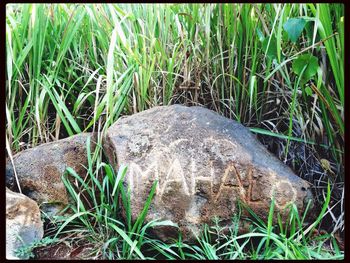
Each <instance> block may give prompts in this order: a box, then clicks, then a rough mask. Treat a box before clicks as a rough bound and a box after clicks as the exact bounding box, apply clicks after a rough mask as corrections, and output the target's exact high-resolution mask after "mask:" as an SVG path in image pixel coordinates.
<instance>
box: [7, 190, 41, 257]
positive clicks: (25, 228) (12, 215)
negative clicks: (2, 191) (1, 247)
mask: <svg viewBox="0 0 350 263" xmlns="http://www.w3.org/2000/svg"><path fill="white" fill-rule="evenodd" d="M43 234H44V229H43V222H42V221H41V218H40V210H39V207H38V205H37V203H36V202H35V201H33V200H32V199H30V198H28V197H26V196H25V195H23V194H19V193H14V192H12V191H11V190H9V189H8V188H6V258H7V259H18V257H17V256H16V254H15V250H16V249H18V248H19V247H21V246H23V245H29V244H31V243H32V242H35V241H39V240H41V239H42V237H43ZM21 240H22V241H21Z"/></svg>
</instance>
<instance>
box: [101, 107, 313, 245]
mask: <svg viewBox="0 0 350 263" xmlns="http://www.w3.org/2000/svg"><path fill="white" fill-rule="evenodd" d="M104 148H105V151H106V153H107V156H108V157H109V160H110V162H111V163H113V165H114V167H115V169H118V167H119V166H120V165H127V166H128V172H127V174H126V177H125V186H126V187H128V188H130V190H131V208H132V219H133V220H135V219H136V218H137V216H138V215H139V213H140V212H141V211H142V209H143V205H144V202H145V200H146V198H147V196H148V194H149V192H150V189H151V187H152V184H153V182H154V181H155V180H157V181H158V184H157V188H156V194H155V197H154V199H153V203H152V205H151V207H150V210H149V212H148V214H147V217H146V221H150V220H153V219H156V218H157V219H167V220H172V221H173V222H175V223H177V224H178V225H179V226H180V230H181V232H182V234H183V237H184V240H192V239H193V238H194V234H197V233H198V232H199V229H201V225H202V224H203V223H208V224H210V223H211V220H212V218H213V217H214V216H218V217H220V218H221V219H223V220H224V222H225V220H226V222H227V224H229V222H231V221H230V219H231V218H232V216H233V215H234V214H235V213H236V212H237V201H238V200H241V201H242V202H243V203H245V204H247V205H248V206H250V207H251V209H252V210H253V211H254V212H255V213H256V214H257V215H259V216H260V217H261V218H263V219H266V218H267V215H268V212H269V207H270V203H271V197H272V195H273V193H274V194H275V200H276V210H277V211H279V212H281V213H282V210H283V209H284V208H285V207H286V205H287V204H289V203H295V204H296V205H297V207H298V208H299V209H300V211H302V210H303V209H305V206H306V202H307V201H308V200H312V199H313V197H312V194H311V191H310V190H309V183H307V182H306V181H304V180H302V179H301V178H299V177H298V176H296V175H295V174H294V173H293V172H292V170H291V169H290V168H289V167H287V166H286V165H284V164H283V163H282V162H280V161H279V160H278V159H277V158H276V157H274V156H273V155H272V154H271V153H269V152H268V151H267V150H266V149H265V147H264V146H263V145H262V144H261V143H260V142H259V141H258V140H257V139H256V138H255V137H254V136H253V134H251V133H250V131H249V130H248V129H247V128H245V127H244V126H242V125H241V124H239V123H238V122H235V121H233V120H230V119H227V118H225V117H222V116H220V115H219V114H217V113H215V112H213V111H210V110H208V109H205V108H202V107H185V106H180V105H173V106H162V107H154V108H152V109H150V110H147V111H144V112H141V113H138V114H135V115H132V116H129V117H125V118H121V119H119V120H118V121H117V122H116V123H115V124H113V125H112V126H111V127H110V128H109V129H108V131H107V134H106V139H105V144H104ZM155 233H156V234H157V235H158V237H160V238H162V239H163V240H166V239H168V238H169V237H174V236H175V237H176V229H174V228H172V227H161V228H157V229H155Z"/></svg>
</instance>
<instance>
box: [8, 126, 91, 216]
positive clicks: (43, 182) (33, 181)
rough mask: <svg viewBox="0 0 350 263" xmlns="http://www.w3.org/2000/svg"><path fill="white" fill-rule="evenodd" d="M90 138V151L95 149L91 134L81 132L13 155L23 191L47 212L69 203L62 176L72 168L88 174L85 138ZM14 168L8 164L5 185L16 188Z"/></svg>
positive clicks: (82, 174)
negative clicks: (67, 169)
mask: <svg viewBox="0 0 350 263" xmlns="http://www.w3.org/2000/svg"><path fill="white" fill-rule="evenodd" d="M88 137H91V152H93V151H94V149H95V147H94V146H95V144H94V141H95V139H94V137H93V135H92V134H91V133H81V134H78V135H74V136H71V137H69V138H66V139H62V140H58V141H55V142H50V143H44V144H41V145H39V146H37V147H34V148H31V149H28V150H24V151H22V152H19V153H17V154H16V155H14V156H13V163H14V166H15V168H16V173H17V177H18V181H19V184H20V186H21V190H22V193H23V194H25V195H26V196H28V197H30V198H32V199H33V200H35V201H36V202H37V203H38V204H39V205H40V208H41V209H42V210H43V211H44V212H45V213H47V214H51V215H52V214H56V213H58V212H59V211H60V210H61V209H62V208H64V207H65V206H66V205H67V204H68V202H69V198H68V194H67V191H66V188H65V186H64V184H63V182H62V179H61V178H62V175H63V174H64V172H65V170H66V168H67V167H71V168H72V169H73V170H74V171H75V172H76V173H77V174H78V175H79V176H81V177H83V178H84V177H85V175H86V169H85V167H87V153H86V141H87V138H88ZM14 178H15V175H14V169H13V165H12V163H11V162H7V163H6V186H7V187H8V188H9V189H11V190H12V191H17V185H16V180H15V179H14Z"/></svg>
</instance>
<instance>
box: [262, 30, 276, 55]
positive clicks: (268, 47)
mask: <svg viewBox="0 0 350 263" xmlns="http://www.w3.org/2000/svg"><path fill="white" fill-rule="evenodd" d="M269 39H270V37H267V38H265V39H264V41H263V42H262V46H263V50H264V52H265V54H266V56H268V57H269V58H271V59H273V58H276V57H277V40H276V37H275V36H272V37H271V40H270V43H269Z"/></svg>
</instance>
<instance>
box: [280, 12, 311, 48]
mask: <svg viewBox="0 0 350 263" xmlns="http://www.w3.org/2000/svg"><path fill="white" fill-rule="evenodd" d="M305 24H306V21H305V19H303V18H290V19H288V20H287V22H285V23H284V25H283V28H284V30H286V31H287V33H288V37H289V39H290V40H291V41H292V42H294V43H295V42H296V41H297V40H298V38H299V37H300V35H301V32H303V29H304V27H305Z"/></svg>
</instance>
